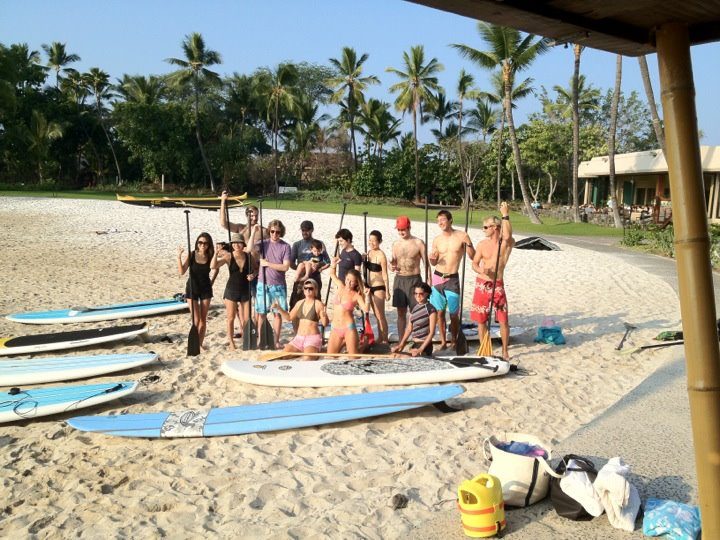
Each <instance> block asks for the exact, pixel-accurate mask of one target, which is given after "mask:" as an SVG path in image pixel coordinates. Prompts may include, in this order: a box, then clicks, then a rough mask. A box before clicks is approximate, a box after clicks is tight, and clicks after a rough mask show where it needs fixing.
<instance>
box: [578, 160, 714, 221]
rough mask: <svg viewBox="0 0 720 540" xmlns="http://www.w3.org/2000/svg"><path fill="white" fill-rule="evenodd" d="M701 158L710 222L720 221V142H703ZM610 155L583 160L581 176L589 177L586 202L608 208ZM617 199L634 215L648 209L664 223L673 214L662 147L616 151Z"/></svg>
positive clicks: (637, 216)
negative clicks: (712, 143) (705, 144)
mask: <svg viewBox="0 0 720 540" xmlns="http://www.w3.org/2000/svg"><path fill="white" fill-rule="evenodd" d="M700 159H701V165H702V172H703V183H704V186H705V208H706V210H707V217H708V219H709V220H710V222H720V146H701V147H700ZM609 169H610V165H609V158H608V156H598V157H594V158H592V159H591V160H590V161H583V162H582V163H580V167H579V170H578V176H579V178H583V179H584V180H585V198H584V201H583V204H584V205H586V206H587V205H590V204H592V205H593V206H594V207H595V208H604V207H605V205H606V203H607V201H608V199H609V197H610V182H609V178H608V177H609V174H610V170H609ZM615 189H616V193H615V196H616V199H617V201H618V203H619V204H621V205H622V206H621V208H623V209H625V210H626V211H627V212H628V217H630V216H632V217H631V219H639V217H640V216H641V215H643V213H648V215H649V216H651V217H652V219H653V221H655V222H660V223H664V222H666V221H667V220H669V219H670V218H671V217H672V197H671V194H670V181H669V178H668V166H667V162H666V161H665V156H664V154H663V151H662V150H648V151H644V152H631V153H628V154H616V155H615Z"/></svg>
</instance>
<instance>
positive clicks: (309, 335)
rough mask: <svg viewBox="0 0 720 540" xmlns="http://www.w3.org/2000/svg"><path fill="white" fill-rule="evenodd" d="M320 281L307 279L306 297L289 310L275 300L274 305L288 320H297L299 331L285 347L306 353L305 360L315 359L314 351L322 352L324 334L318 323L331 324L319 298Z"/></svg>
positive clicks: (304, 291) (304, 285) (304, 284)
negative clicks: (321, 332)
mask: <svg viewBox="0 0 720 540" xmlns="http://www.w3.org/2000/svg"><path fill="white" fill-rule="evenodd" d="M318 289H319V287H318V283H317V281H315V280H314V279H306V280H305V281H304V282H303V294H304V296H305V297H304V298H303V299H302V300H298V301H297V302H296V303H295V305H294V306H293V307H292V309H291V310H290V311H289V312H287V311H285V310H284V309H282V308H281V307H280V304H279V303H278V302H277V300H276V301H275V303H274V304H273V307H274V308H275V309H277V310H278V312H279V313H280V315H281V316H282V318H283V319H285V320H286V321H297V322H298V331H297V334H296V335H295V337H294V338H293V339H292V341H291V342H290V343H288V344H287V345H285V348H284V349H283V350H284V351H286V352H296V353H305V356H303V357H302V359H303V360H314V359H316V358H317V357H314V358H313V356H312V353H317V352H320V348H321V347H322V335H321V334H320V330H319V329H318V323H320V324H321V325H322V326H323V328H324V327H325V326H327V325H328V324H330V321H329V320H328V316H327V313H326V312H325V306H324V305H323V303H322V302H321V301H320V300H318V298H317V296H318Z"/></svg>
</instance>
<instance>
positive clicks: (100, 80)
mask: <svg viewBox="0 0 720 540" xmlns="http://www.w3.org/2000/svg"><path fill="white" fill-rule="evenodd" d="M83 79H84V81H85V84H86V85H87V88H88V90H89V91H91V92H92V94H93V96H95V110H96V111H97V114H98V120H99V121H100V127H101V128H102V130H103V133H105V138H106V139H107V142H108V145H109V146H110V152H111V153H112V156H113V160H115V170H116V171H117V174H118V180H117V183H118V185H120V184H122V173H121V172H120V163H118V159H117V155H116V154H115V147H114V146H113V143H112V140H110V134H109V133H108V130H107V128H106V127H105V121H104V119H103V107H102V102H103V100H105V99H109V98H110V97H112V93H111V92H110V88H111V85H110V76H109V75H108V74H107V73H105V72H104V71H102V70H101V69H100V68H96V67H95V68H90V71H88V72H87V73H84V74H83Z"/></svg>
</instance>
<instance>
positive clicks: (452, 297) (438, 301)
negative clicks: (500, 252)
mask: <svg viewBox="0 0 720 540" xmlns="http://www.w3.org/2000/svg"><path fill="white" fill-rule="evenodd" d="M452 223H453V217H452V214H451V213H450V212H448V211H447V210H440V211H439V212H438V214H437V224H438V227H440V235H439V236H436V237H435V240H433V245H432V251H431V252H430V257H429V259H430V264H431V265H433V266H434V267H435V271H434V272H433V274H432V286H433V287H432V294H431V295H430V303H431V304H432V305H433V306H435V309H437V311H438V313H439V317H438V322H439V325H438V326H439V327H440V348H441V349H444V348H446V347H447V339H446V322H445V310H446V309H447V311H448V313H449V314H450V336H451V338H450V347H451V348H455V342H456V341H457V335H458V332H459V331H460V315H461V314H460V275H459V274H458V268H460V263H461V262H462V260H463V249H464V250H465V252H466V253H467V256H468V257H470V258H471V259H472V258H473V257H474V256H475V249H473V245H472V240H470V236H469V235H468V233H466V232H464V231H459V230H455V229H453V226H452Z"/></svg>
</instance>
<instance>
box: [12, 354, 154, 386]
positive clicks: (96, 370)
mask: <svg viewBox="0 0 720 540" xmlns="http://www.w3.org/2000/svg"><path fill="white" fill-rule="evenodd" d="M157 357H158V355H157V354H155V353H139V354H97V355H93V356H60V357H53V358H36V359H32V360H27V359H26V360H22V359H21V360H0V386H16V385H20V384H41V383H48V382H57V381H71V380H73V379H83V378H86V377H95V376H97V375H105V374H107V373H114V372H116V371H122V370H125V369H132V368H135V367H139V366H144V365H145V364H149V363H150V362H153V361H155V359H157Z"/></svg>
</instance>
